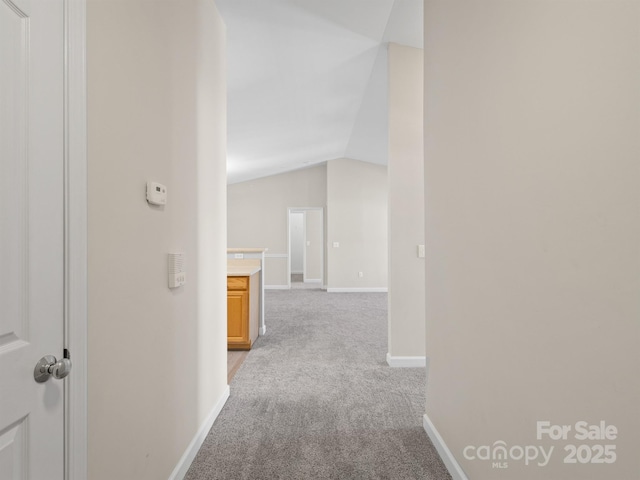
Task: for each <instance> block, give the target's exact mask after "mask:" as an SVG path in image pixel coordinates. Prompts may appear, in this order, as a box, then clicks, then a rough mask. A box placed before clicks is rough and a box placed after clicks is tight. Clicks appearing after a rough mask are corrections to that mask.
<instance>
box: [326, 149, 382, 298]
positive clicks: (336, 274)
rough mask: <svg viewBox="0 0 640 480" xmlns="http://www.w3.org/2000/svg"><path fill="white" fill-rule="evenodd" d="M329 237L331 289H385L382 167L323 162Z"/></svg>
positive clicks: (365, 164) (355, 162)
mask: <svg viewBox="0 0 640 480" xmlns="http://www.w3.org/2000/svg"><path fill="white" fill-rule="evenodd" d="M327 242H328V244H327V273H328V276H327V280H326V282H327V288H328V290H329V291H331V290H333V289H386V288H387V245H388V242H387V168H386V167H383V166H380V165H374V164H371V163H366V162H361V161H358V160H351V159H346V158H343V159H338V160H331V161H329V162H328V163H327ZM334 242H339V244H340V247H339V248H334V247H333V243H334ZM359 272H362V273H363V277H362V278H360V277H359V276H358V273H359Z"/></svg>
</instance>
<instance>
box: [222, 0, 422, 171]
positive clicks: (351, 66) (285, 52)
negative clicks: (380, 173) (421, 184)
mask: <svg viewBox="0 0 640 480" xmlns="http://www.w3.org/2000/svg"><path fill="white" fill-rule="evenodd" d="M216 4H217V5H218V8H219V10H220V13H221V14H222V16H223V18H224V20H225V23H226V24H227V63H228V145H227V151H228V162H227V165H228V182H229V183H237V182H242V181H246V180H250V179H254V178H259V177H264V176H267V175H273V174H277V173H282V172H286V171H290V170H295V169H298V168H302V167H305V166H309V165H314V164H317V163H322V162H326V161H327V160H332V159H335V158H342V157H349V158H354V159H357V160H363V161H368V162H373V163H379V164H386V163H387V44H388V43H389V42H395V43H401V44H404V45H409V46H413V47H417V48H422V25H423V22H422V5H423V1H422V0H217V1H216Z"/></svg>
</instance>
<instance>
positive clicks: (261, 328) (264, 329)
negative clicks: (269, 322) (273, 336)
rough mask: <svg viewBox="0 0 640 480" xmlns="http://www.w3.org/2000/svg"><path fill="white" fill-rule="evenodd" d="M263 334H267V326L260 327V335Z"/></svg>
mask: <svg viewBox="0 0 640 480" xmlns="http://www.w3.org/2000/svg"><path fill="white" fill-rule="evenodd" d="M265 333H267V326H266V325H262V326H261V327H260V335H264V334H265Z"/></svg>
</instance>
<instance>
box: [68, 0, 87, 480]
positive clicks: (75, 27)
mask: <svg viewBox="0 0 640 480" xmlns="http://www.w3.org/2000/svg"><path fill="white" fill-rule="evenodd" d="M64 25H65V40H64V42H65V56H64V61H65V93H64V95H65V100H64V108H65V173H64V176H65V177H64V181H65V200H64V201H65V226H64V228H65V230H64V231H65V246H64V249H65V250H64V252H65V253H64V256H65V258H64V268H65V279H64V281H65V346H66V348H68V349H69V351H70V352H71V360H72V362H73V368H72V370H71V373H70V375H69V377H67V378H68V380H66V381H65V435H64V436H65V438H64V445H65V475H64V476H65V479H66V480H84V479H86V478H87V476H88V475H87V95H86V91H87V81H86V0H65V2H64Z"/></svg>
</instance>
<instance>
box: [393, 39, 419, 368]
mask: <svg viewBox="0 0 640 480" xmlns="http://www.w3.org/2000/svg"><path fill="white" fill-rule="evenodd" d="M423 55H424V53H423V51H422V50H421V49H417V48H411V47H406V46H404V45H398V44H393V43H392V44H390V45H389V166H388V174H389V355H390V356H391V357H404V356H409V357H415V356H417V357H424V355H425V342H424V336H425V313H424V308H425V307H424V285H425V283H424V275H425V273H424V265H425V262H424V258H418V252H417V247H418V245H420V244H424V180H423V177H424V149H423V132H422V124H423V118H422V116H423V113H422V112H423V108H422V103H423V102H422V96H423V95H422V91H423V82H422V77H423V70H422V69H423V67H422V64H423Z"/></svg>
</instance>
